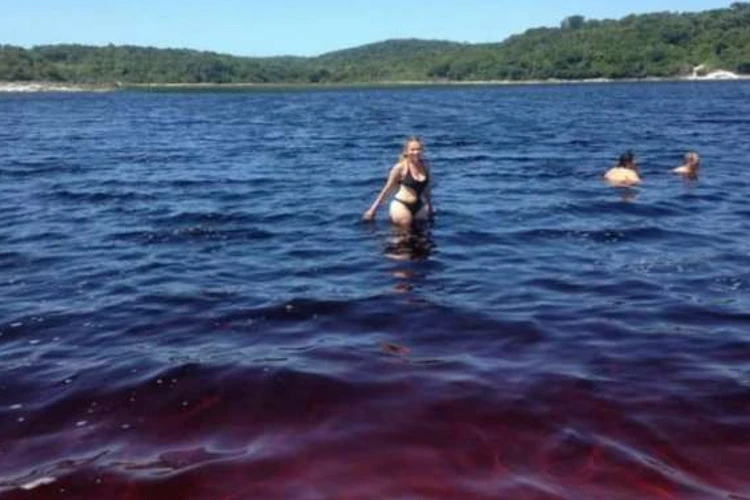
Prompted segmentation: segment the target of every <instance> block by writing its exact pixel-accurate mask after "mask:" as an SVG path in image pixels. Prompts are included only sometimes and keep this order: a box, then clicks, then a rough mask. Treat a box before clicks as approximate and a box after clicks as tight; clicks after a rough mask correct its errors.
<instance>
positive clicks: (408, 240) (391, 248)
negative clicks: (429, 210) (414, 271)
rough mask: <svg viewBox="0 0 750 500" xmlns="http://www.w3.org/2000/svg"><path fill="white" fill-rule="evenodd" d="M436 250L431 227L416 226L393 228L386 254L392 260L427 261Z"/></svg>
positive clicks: (427, 225)
mask: <svg viewBox="0 0 750 500" xmlns="http://www.w3.org/2000/svg"><path fill="white" fill-rule="evenodd" d="M434 248H435V243H434V242H433V241H432V237H431V235H430V225H429V224H423V225H418V226H417V225H415V226H412V227H410V228H404V227H398V226H393V228H392V232H391V236H390V238H388V241H387V243H386V247H385V251H384V254H385V256H386V257H388V258H389V259H392V260H399V261H423V260H427V259H428V258H429V256H430V253H432V250H433V249H434Z"/></svg>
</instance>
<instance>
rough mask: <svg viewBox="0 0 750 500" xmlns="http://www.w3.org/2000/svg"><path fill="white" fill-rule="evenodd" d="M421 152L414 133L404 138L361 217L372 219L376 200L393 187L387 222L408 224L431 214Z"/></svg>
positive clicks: (428, 171)
mask: <svg viewBox="0 0 750 500" xmlns="http://www.w3.org/2000/svg"><path fill="white" fill-rule="evenodd" d="M423 152H424V146H423V144H422V141H421V140H419V139H418V138H417V137H409V138H408V139H407V140H406V142H405V143H404V147H403V149H402V151H401V155H399V158H398V161H397V162H396V164H395V165H394V166H393V167H392V168H391V171H390V173H389V174H388V179H387V180H386V182H385V186H383V189H381V190H380V193H379V194H378V196H377V198H375V201H374V202H373V203H372V205H371V206H370V208H369V209H367V210H366V211H365V213H364V214H363V215H362V218H363V219H364V220H373V219H374V218H375V212H377V210H378V207H379V206H380V204H381V203H382V202H383V200H385V199H386V198H387V197H388V196H389V195H390V194H391V192H392V191H393V190H394V189H396V188H398V191H396V195H395V196H394V198H393V201H391V205H390V208H389V215H390V218H391V222H393V223H394V224H396V225H398V226H411V225H412V224H414V223H415V222H418V221H425V220H428V219H430V218H431V217H432V214H433V208H432V203H431V200H430V180H431V179H430V170H429V167H428V166H427V162H426V161H425V160H424V158H423V157H422V153H423Z"/></svg>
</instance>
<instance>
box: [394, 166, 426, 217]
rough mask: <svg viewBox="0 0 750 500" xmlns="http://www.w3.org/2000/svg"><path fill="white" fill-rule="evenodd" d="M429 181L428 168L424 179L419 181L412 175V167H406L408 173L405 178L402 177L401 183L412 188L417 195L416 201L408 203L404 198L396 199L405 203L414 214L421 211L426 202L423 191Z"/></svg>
mask: <svg viewBox="0 0 750 500" xmlns="http://www.w3.org/2000/svg"><path fill="white" fill-rule="evenodd" d="M428 181H429V178H428V177H427V170H425V172H424V180H422V181H418V180H417V179H415V178H414V177H413V176H412V175H411V169H410V168H407V169H406V175H405V176H404V178H403V179H401V185H402V186H406V187H407V188H409V189H411V190H412V191H413V192H414V194H415V196H416V198H417V199H416V201H414V202H412V203H407V202H405V201H404V200H399V199H398V198H394V200H396V201H398V202H399V203H401V204H402V205H404V206H405V207H406V208H408V209H409V211H410V212H411V214H412V215H414V214H416V213H417V212H419V211H420V210H421V209H422V207H423V206H424V203H422V192H423V191H424V189H425V188H426V187H427V182H428Z"/></svg>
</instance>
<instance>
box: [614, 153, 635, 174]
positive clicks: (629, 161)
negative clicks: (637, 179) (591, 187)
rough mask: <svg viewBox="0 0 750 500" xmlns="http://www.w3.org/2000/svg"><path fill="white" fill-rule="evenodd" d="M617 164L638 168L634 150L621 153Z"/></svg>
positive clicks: (633, 168)
mask: <svg viewBox="0 0 750 500" xmlns="http://www.w3.org/2000/svg"><path fill="white" fill-rule="evenodd" d="M617 166H618V167H623V168H629V169H632V170H637V167H636V166H635V155H634V154H633V152H632V151H630V150H628V151H625V152H624V153H623V154H621V155H620V156H619V158H617Z"/></svg>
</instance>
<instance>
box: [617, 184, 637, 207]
mask: <svg viewBox="0 0 750 500" xmlns="http://www.w3.org/2000/svg"><path fill="white" fill-rule="evenodd" d="M618 191H619V194H620V201H622V202H625V203H628V202H631V201H635V198H636V196H638V190H636V189H633V188H632V187H624V188H619V189H618Z"/></svg>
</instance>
